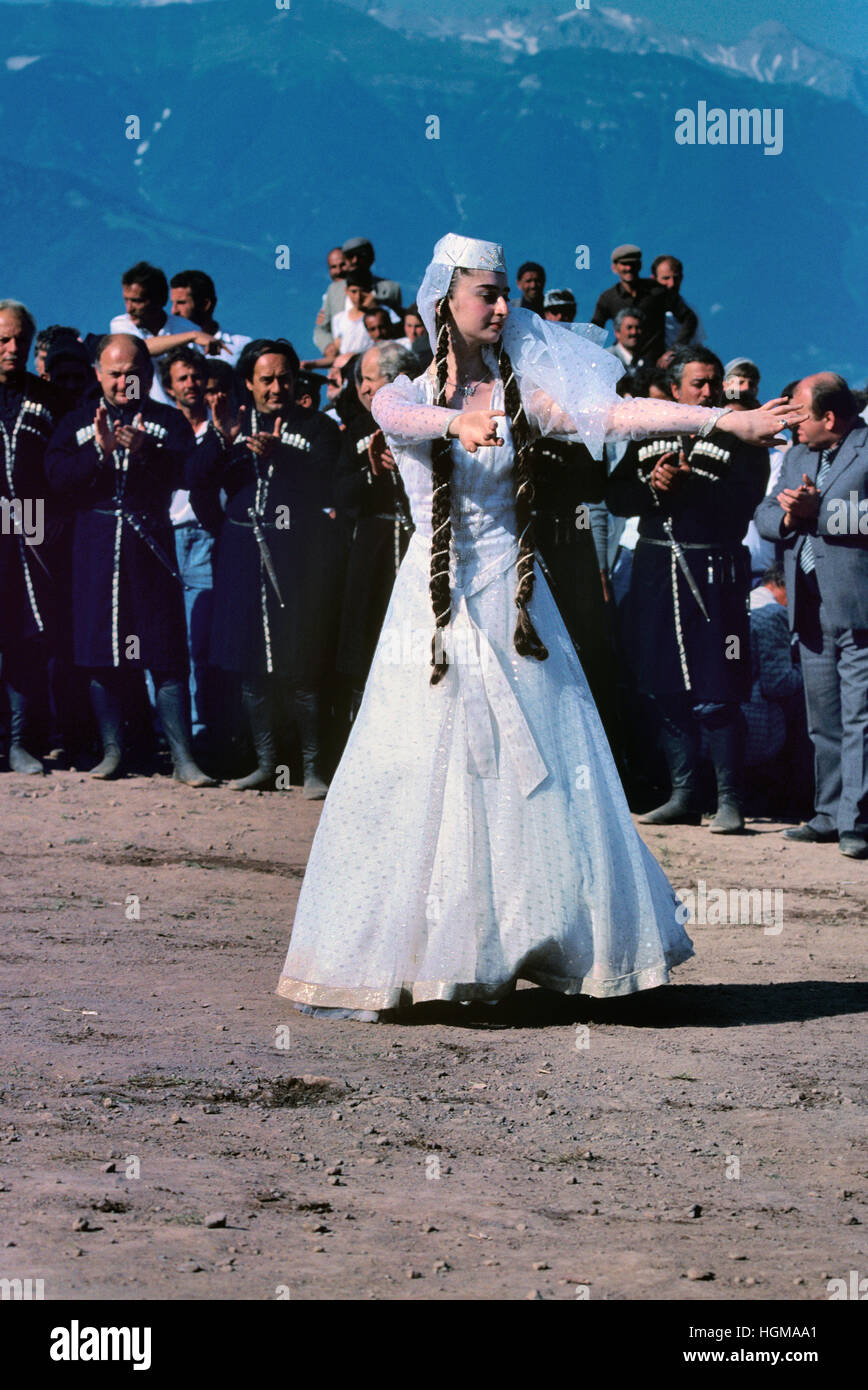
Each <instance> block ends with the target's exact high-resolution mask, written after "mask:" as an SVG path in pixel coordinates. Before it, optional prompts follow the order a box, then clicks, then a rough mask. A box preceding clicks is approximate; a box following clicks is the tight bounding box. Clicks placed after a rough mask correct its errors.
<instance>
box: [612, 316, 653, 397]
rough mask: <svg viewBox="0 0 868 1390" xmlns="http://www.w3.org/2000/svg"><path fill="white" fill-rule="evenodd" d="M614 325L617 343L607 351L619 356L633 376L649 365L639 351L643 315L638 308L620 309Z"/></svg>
mask: <svg viewBox="0 0 868 1390" xmlns="http://www.w3.org/2000/svg"><path fill="white" fill-rule="evenodd" d="M613 327H614V330H615V343H614V346H613V347H610V348H607V349H606V351H607V352H610V353H611V354H612V356H613V357H617V359H618V361H619V362H621V363H622V364H623V367H624V371H625V372H626V374H627V375H628V376H632V375H633V373H634V372H637V371H639V369H640V368H641V367H647V366H648V365H649V364H648V363H647V362H646V361H645V359H644V357H640V355H639V352H638V343H639V339H640V338H641V337H642V315H641V314H640V313H639V311H638V310H637V309H619V310H618V312H617V314H616V315H615V321H614V325H613ZM628 389H629V388H628Z"/></svg>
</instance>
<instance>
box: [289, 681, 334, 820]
mask: <svg viewBox="0 0 868 1390" xmlns="http://www.w3.org/2000/svg"><path fill="white" fill-rule="evenodd" d="M319 715H320V710H319V694H318V692H317V691H315V690H298V689H297V690H296V692H295V718H296V722H297V724H298V733H299V738H300V740H301V761H302V767H303V768H304V790H303V792H302V795H303V796H305V797H306V798H307V800H308V801H322V800H323V798H324V796H325V794H326V792H327V791H328V783H327V782H324V781H323V779H322V777H321V776H320V727H319Z"/></svg>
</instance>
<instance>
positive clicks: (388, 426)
mask: <svg viewBox="0 0 868 1390" xmlns="http://www.w3.org/2000/svg"><path fill="white" fill-rule="evenodd" d="M424 390H425V388H424V385H423V378H421V377H419V378H417V379H416V381H411V380H410V378H409V377H408V376H399V377H396V378H395V380H394V381H393V382H390V383H389V384H388V385H387V386H381V387H380V390H379V391H378V392H377V394H376V395H375V396H374V399H373V401H372V403H371V412H372V414H373V416H374V419H375V420H376V422H377V424H378V425H379V426H380V428H381V429H382V431H383V433H384V434H385V435H386V436H387V438H389V439H394V440H395V441H396V442H397V443H398V444H413V443H415V442H416V441H418V440H425V439H439V438H440V436H441V435H442V434H443V432H444V430H445V429H446V426H447V425H448V424H449V421H450V420H452V419H454V418H455V417H456V416H457V415H460V413H461V412H460V411H458V410H447V409H445V408H444V407H443V406H439V405H429V404H428V403H427V401H425V400H424Z"/></svg>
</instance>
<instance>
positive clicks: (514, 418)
mask: <svg viewBox="0 0 868 1390" xmlns="http://www.w3.org/2000/svg"><path fill="white" fill-rule="evenodd" d="M497 363H498V366H499V367H500V379H501V381H502V382H503V403H504V406H505V407H506V413H507V415H508V416H509V423H510V428H511V430H512V443H513V448H514V450H515V465H514V467H513V475H512V476H513V480H514V483H515V518H516V521H517V522H518V533H519V539H518V563H517V565H516V570H517V572H518V584H517V585H516V590H515V604H516V607H517V608H518V622H517V624H516V628H515V633H514V635H513V639H512V640H513V642H514V644H515V650H516V651H517V652H518V654H519V656H534V657H536V659H537V661H545V659H546V657H547V656H548V648H547V647H545V646H544V645H543V643H542V642H541V641H540V639H539V636H538V635H537V631H536V628H535V627H534V625H533V622H532V621H531V616H530V614H529V613H528V611H527V605H528V604H529V603H530V601H531V598H532V597H533V589H534V571H533V567H534V558H535V555H536V544H535V541H534V534H533V516H532V512H531V508H532V507H533V472H532V468H531V461H530V455H531V444H532V443H533V437H532V435H531V430H530V425H529V423H528V418H527V415H526V414H525V409H524V404H523V403H522V399H521V392H520V391H519V389H518V382H517V381H516V379H515V372H514V371H513V368H512V362H511V361H510V357H509V353H508V352H507V350H506V348H505V347H504V346H503V344H502V343H501V344H500V345H499V347H498V349H497Z"/></svg>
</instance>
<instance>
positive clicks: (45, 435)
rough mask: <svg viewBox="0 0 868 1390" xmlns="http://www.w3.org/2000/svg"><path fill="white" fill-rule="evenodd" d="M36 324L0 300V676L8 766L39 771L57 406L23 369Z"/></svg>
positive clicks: (51, 395) (50, 594) (22, 309)
mask: <svg viewBox="0 0 868 1390" xmlns="http://www.w3.org/2000/svg"><path fill="white" fill-rule="evenodd" d="M35 332H36V324H35V322H34V320H33V316H32V315H31V313H30V311H29V310H28V309H27V308H25V306H24V305H23V304H21V303H19V301H18V300H16V299H3V300H0V506H2V511H3V516H2V525H0V682H2V683H3V684H5V687H6V692H7V695H8V699H9V708H10V713H11V731H10V741H9V770H10V771H11V772H24V773H40V772H42V763H41V762H40V761H39V759H38V758H35V757H34V756H33V754H32V753H31V752H30V751H29V750H28V748H27V747H26V743H27V742H30V743H31V746H33V745H34V742H35V738H36V729H35V720H34V716H35V715H36V713H37V711H38V709H39V706H40V704H42V705H43V706H45V705H46V704H47V661H48V657H49V653H50V635H51V629H52V626H53V624H52V622H51V615H52V611H53V598H54V595H53V585H52V579H51V576H50V574H49V568H50V557H49V551H50V546H49V544H47V540H48V539H49V537H48V536H47V534H46V525H47V524H48V523H47V520H46V508H45V501H46V490H47V489H46V483H45V474H44V460H45V448H46V444H47V443H48V440H49V438H50V436H51V433H52V430H53V428H54V426H55V424H56V422H57V420H58V419H59V417H60V414H61V413H62V410H61V402H60V398H59V396H58V395H57V393H55V392H54V391H53V390H52V388H51V387H50V386H49V385H48V383H47V382H43V381H41V380H40V379H39V378H38V377H36V376H33V375H32V374H31V373H30V372H28V371H27V358H28V355H29V353H30V345H31V343H32V342H33V337H34V334H35Z"/></svg>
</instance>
